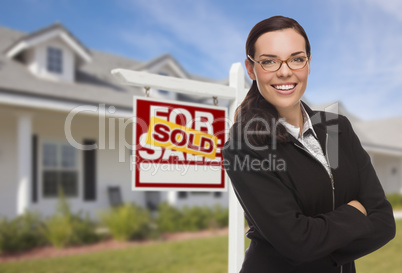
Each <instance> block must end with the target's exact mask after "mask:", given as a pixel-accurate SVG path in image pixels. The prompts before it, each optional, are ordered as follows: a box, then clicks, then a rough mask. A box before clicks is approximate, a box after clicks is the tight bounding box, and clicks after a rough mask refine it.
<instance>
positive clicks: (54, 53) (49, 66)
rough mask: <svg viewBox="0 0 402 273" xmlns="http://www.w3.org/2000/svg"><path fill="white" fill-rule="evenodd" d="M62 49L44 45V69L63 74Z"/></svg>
mask: <svg viewBox="0 0 402 273" xmlns="http://www.w3.org/2000/svg"><path fill="white" fill-rule="evenodd" d="M63 55H64V54H63V49H61V48H58V47H54V46H47V47H46V70H47V71H48V72H49V73H53V74H58V75H61V74H63Z"/></svg>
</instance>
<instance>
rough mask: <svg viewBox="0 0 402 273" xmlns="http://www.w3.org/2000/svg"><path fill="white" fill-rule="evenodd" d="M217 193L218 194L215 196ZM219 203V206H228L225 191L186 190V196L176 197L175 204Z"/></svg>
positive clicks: (211, 204) (210, 205)
mask: <svg viewBox="0 0 402 273" xmlns="http://www.w3.org/2000/svg"><path fill="white" fill-rule="evenodd" d="M216 194H218V195H219V196H216ZM215 205H220V206H221V207H227V206H228V194H227V192H219V193H218V192H217V193H214V192H188V193H187V197H185V198H179V197H177V201H176V206H178V207H184V206H188V207H192V206H209V207H213V206H215Z"/></svg>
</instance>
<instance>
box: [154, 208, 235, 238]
mask: <svg viewBox="0 0 402 273" xmlns="http://www.w3.org/2000/svg"><path fill="white" fill-rule="evenodd" d="M228 216H229V211H228V209H227V208H222V207H221V206H219V205H217V206H214V207H213V208H210V207H199V206H194V207H191V208H190V207H186V206H184V207H183V208H182V209H178V208H177V207H174V206H171V205H169V204H168V203H166V202H164V203H161V204H160V205H159V207H158V211H157V216H156V218H155V222H156V225H157V228H158V230H159V231H160V232H178V231H197V230H202V229H207V228H220V227H225V226H227V225H228Z"/></svg>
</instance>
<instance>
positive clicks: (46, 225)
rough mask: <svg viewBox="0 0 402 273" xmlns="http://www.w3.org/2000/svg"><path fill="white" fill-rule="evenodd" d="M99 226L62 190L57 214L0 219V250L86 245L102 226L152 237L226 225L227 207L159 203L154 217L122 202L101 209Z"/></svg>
mask: <svg viewBox="0 0 402 273" xmlns="http://www.w3.org/2000/svg"><path fill="white" fill-rule="evenodd" d="M99 216H100V217H99V220H100V223H99V224H100V225H99V224H98V225H95V224H94V223H93V222H92V221H91V220H90V218H89V217H88V216H86V217H82V216H81V213H72V212H71V210H70V206H69V204H68V202H67V201H66V199H65V197H64V195H63V193H62V192H60V193H59V200H58V204H57V208H56V213H55V214H54V215H53V216H51V217H48V218H46V219H43V218H42V217H41V216H40V215H39V214H37V213H32V212H26V213H25V214H23V215H21V216H19V217H16V218H15V219H13V220H8V219H7V218H3V219H1V220H0V253H3V252H12V251H21V250H27V249H32V248H35V247H38V246H43V245H46V244H51V245H53V246H55V247H58V248H63V247H67V246H72V245H82V244H89V243H93V242H96V241H98V240H100V239H101V238H100V236H99V235H98V234H97V233H96V228H97V227H99V226H104V227H106V228H107V230H108V233H109V234H110V235H111V236H112V237H113V238H114V239H116V240H120V241H128V240H133V239H144V238H150V237H152V238H155V237H158V236H159V234H160V233H161V232H180V231H198V230H202V229H207V228H210V229H211V228H212V229H215V228H221V227H226V226H227V225H228V209H227V208H222V207H221V206H214V207H212V208H210V207H206V206H205V207H198V206H195V207H183V208H181V209H179V208H177V207H174V206H171V205H169V204H168V203H166V202H165V203H161V204H160V205H159V207H158V210H157V213H156V215H155V216H154V217H152V216H151V214H150V212H149V211H148V210H147V209H144V208H142V207H139V206H136V205H133V204H125V205H123V206H120V207H117V208H112V209H109V210H107V211H103V212H102V213H101V214H100V215H99Z"/></svg>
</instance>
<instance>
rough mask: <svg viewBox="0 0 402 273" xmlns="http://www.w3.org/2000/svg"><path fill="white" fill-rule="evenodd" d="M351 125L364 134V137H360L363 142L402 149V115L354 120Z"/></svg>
mask: <svg viewBox="0 0 402 273" xmlns="http://www.w3.org/2000/svg"><path fill="white" fill-rule="evenodd" d="M353 126H354V128H355V130H356V131H359V132H361V133H362V134H364V135H365V139H361V142H362V143H363V144H372V145H378V146H382V147H389V148H394V149H399V150H401V151H402V117H394V118H389V119H381V120H372V121H362V122H356V123H355V124H353Z"/></svg>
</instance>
